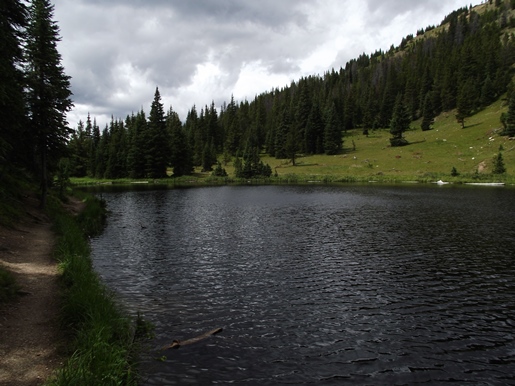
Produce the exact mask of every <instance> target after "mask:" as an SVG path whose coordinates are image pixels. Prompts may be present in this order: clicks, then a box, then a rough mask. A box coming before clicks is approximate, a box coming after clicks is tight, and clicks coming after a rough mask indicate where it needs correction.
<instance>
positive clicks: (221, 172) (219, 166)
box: [213, 162, 227, 177]
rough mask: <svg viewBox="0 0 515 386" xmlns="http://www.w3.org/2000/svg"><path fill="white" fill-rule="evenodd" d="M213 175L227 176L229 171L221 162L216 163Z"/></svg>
mask: <svg viewBox="0 0 515 386" xmlns="http://www.w3.org/2000/svg"><path fill="white" fill-rule="evenodd" d="M213 176H215V177H227V171H226V170H225V169H224V168H223V167H222V164H221V163H220V162H217V163H216V168H215V170H214V171H213Z"/></svg>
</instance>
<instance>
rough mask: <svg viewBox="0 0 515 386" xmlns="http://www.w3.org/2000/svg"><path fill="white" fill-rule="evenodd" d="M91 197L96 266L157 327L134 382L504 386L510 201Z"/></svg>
mask: <svg viewBox="0 0 515 386" xmlns="http://www.w3.org/2000/svg"><path fill="white" fill-rule="evenodd" d="M103 196H104V198H106V199H107V202H108V207H109V209H110V210H111V212H112V215H111V216H110V218H109V225H108V227H107V229H106V231H105V232H104V234H103V235H101V236H100V237H98V238H95V239H94V240H92V249H93V258H94V264H95V267H96V269H97V270H98V272H99V273H100V275H101V276H102V277H103V278H104V280H105V281H106V282H107V283H108V285H109V286H111V287H112V288H114V289H115V290H116V291H117V292H118V293H119V294H120V298H121V299H122V300H123V301H124V302H125V303H126V304H127V305H128V307H129V308H130V309H131V310H133V311H134V312H136V311H141V312H143V313H144V315H145V316H146V317H147V318H148V319H149V320H150V321H152V322H153V323H154V324H155V325H156V339H155V341H154V342H153V343H152V346H153V348H152V349H151V350H150V352H149V354H148V357H145V358H143V370H144V372H145V374H146V378H145V380H144V382H143V383H144V384H148V385H166V384H170V385H173V384H181V385H183V384H189V383H191V384H199V383H201V384H211V383H213V384H226V383H240V384H249V385H276V384H324V385H326V384H327V385H331V384H335V385H337V384H338V385H339V384H362V383H366V384H413V383H422V382H424V383H431V384H440V383H451V382H453V383H461V384H463V383H473V384H489V385H500V384H510V383H512V384H515V378H514V375H513V374H514V373H515V333H514V332H513V331H514V330H513V328H514V326H515V303H514V300H513V299H514V295H515V275H514V274H515V268H514V267H515V264H513V251H514V250H515V228H514V227H513V218H514V215H515V200H513V199H512V197H513V191H510V190H508V189H501V190H499V189H494V190H490V189H489V190H486V189H485V190H477V189H474V190H472V189H464V188H463V189H451V188H449V189H436V188H428V187H425V188H389V187H374V188H371V187H345V188H331V187H316V188H306V187H220V188H205V189H204V188H203V189H186V190H168V191H155V192H137V193H136V192H126V193H113V194H104V195H103ZM215 327H223V328H224V331H223V333H221V334H218V335H216V336H214V337H212V338H209V339H206V340H205V341H202V342H199V343H197V344H196V345H190V346H185V347H182V348H181V349H179V350H173V351H167V352H165V353H164V354H165V355H166V357H167V359H166V361H164V362H160V361H156V360H154V359H153V358H155V357H160V356H162V355H163V352H161V351H159V349H158V348H159V347H162V346H163V345H164V344H167V343H170V342H171V341H172V340H173V339H187V338H189V337H193V336H196V335H198V334H200V333H203V332H205V331H208V330H211V329H213V328H215Z"/></svg>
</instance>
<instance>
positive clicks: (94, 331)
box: [48, 197, 137, 385]
mask: <svg viewBox="0 0 515 386" xmlns="http://www.w3.org/2000/svg"><path fill="white" fill-rule="evenodd" d="M49 210H50V212H51V213H52V216H53V218H54V224H55V231H56V233H57V234H58V244H57V247H56V250H55V257H56V259H57V261H58V262H59V267H60V270H61V274H62V276H61V281H62V283H61V284H62V290H63V306H62V307H63V308H62V323H63V326H64V328H65V330H67V331H73V336H72V337H71V343H70V346H69V350H70V358H69V359H68V360H67V362H66V364H65V365H64V367H62V368H61V369H60V370H59V371H58V372H57V373H56V375H55V376H54V377H53V378H52V379H50V380H49V381H48V385H136V384H137V379H136V375H135V372H134V369H133V363H132V361H131V352H132V351H131V350H132V349H133V347H134V342H133V341H134V338H133V337H134V334H135V331H134V327H133V322H132V321H131V320H130V318H129V317H128V316H127V315H126V314H125V313H124V312H123V310H122V309H121V308H120V306H119V305H118V304H117V302H116V301H115V299H114V296H113V294H112V293H111V292H110V291H109V290H108V289H107V288H106V287H105V285H104V284H103V283H102V282H101V281H100V279H99V277H98V275H97V274H96V273H95V271H94V270H93V267H92V262H91V259H90V257H89V253H90V250H89V245H88V242H87V240H86V237H85V235H86V234H87V233H85V232H88V233H91V232H94V231H98V229H99V228H98V226H99V224H101V220H99V216H100V217H102V216H104V213H105V210H104V209H103V204H102V203H101V202H100V201H99V200H97V199H95V198H91V197H90V198H88V199H87V200H86V209H85V210H84V212H83V213H82V214H81V215H80V216H78V217H77V218H73V217H71V215H69V214H67V213H65V212H63V211H62V210H61V209H60V205H59V204H58V203H57V202H56V200H51V201H50V202H49Z"/></svg>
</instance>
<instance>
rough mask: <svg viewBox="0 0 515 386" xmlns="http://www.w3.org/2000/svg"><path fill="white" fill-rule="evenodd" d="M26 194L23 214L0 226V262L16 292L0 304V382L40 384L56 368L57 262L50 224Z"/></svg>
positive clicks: (59, 336)
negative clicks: (13, 281)
mask: <svg viewBox="0 0 515 386" xmlns="http://www.w3.org/2000/svg"><path fill="white" fill-rule="evenodd" d="M37 206H38V202H37V200H36V199H35V198H34V197H29V198H27V202H26V212H27V215H26V216H25V218H24V219H23V220H22V221H21V222H20V223H19V224H17V225H16V226H15V227H14V229H6V228H2V227H0V264H1V265H3V266H4V267H6V268H7V269H8V270H10V271H11V272H12V273H13V274H14V276H15V279H16V282H17V283H18V285H19V286H20V296H19V297H18V298H17V299H16V300H15V301H14V302H13V303H9V304H6V305H1V306H0V385H2V386H3V385H9V386H28V385H30V386H32V385H41V384H43V383H44V381H45V380H46V379H47V378H48V377H49V376H50V375H51V374H52V372H53V371H54V370H56V369H57V368H58V367H60V365H61V363H62V360H63V359H62V358H61V357H60V355H59V351H58V349H59V347H62V346H61V342H62V340H60V339H62V334H61V333H60V330H59V320H58V316H59V288H58V283H57V278H58V271H57V264H56V262H55V261H54V259H53V258H52V250H53V247H54V245H55V235H54V233H53V232H52V230H51V223H50V221H49V219H48V218H47V217H46V215H45V214H44V213H42V212H41V211H39V210H38V209H37Z"/></svg>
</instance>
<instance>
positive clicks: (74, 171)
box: [63, 121, 89, 177]
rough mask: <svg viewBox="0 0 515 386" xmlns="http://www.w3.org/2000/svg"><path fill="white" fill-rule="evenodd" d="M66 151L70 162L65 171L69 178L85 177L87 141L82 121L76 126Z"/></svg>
mask: <svg viewBox="0 0 515 386" xmlns="http://www.w3.org/2000/svg"><path fill="white" fill-rule="evenodd" d="M68 149H69V151H70V156H71V160H70V161H69V162H68V164H67V165H66V168H67V171H68V172H69V174H70V175H71V176H74V177H85V176H86V175H87V167H88V155H89V154H88V150H89V140H88V137H87V131H86V130H85V127H84V123H83V122H82V121H79V123H78V124H77V130H75V131H74V132H73V134H72V137H71V139H70V143H69V145H68ZM63 165H64V164H63Z"/></svg>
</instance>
